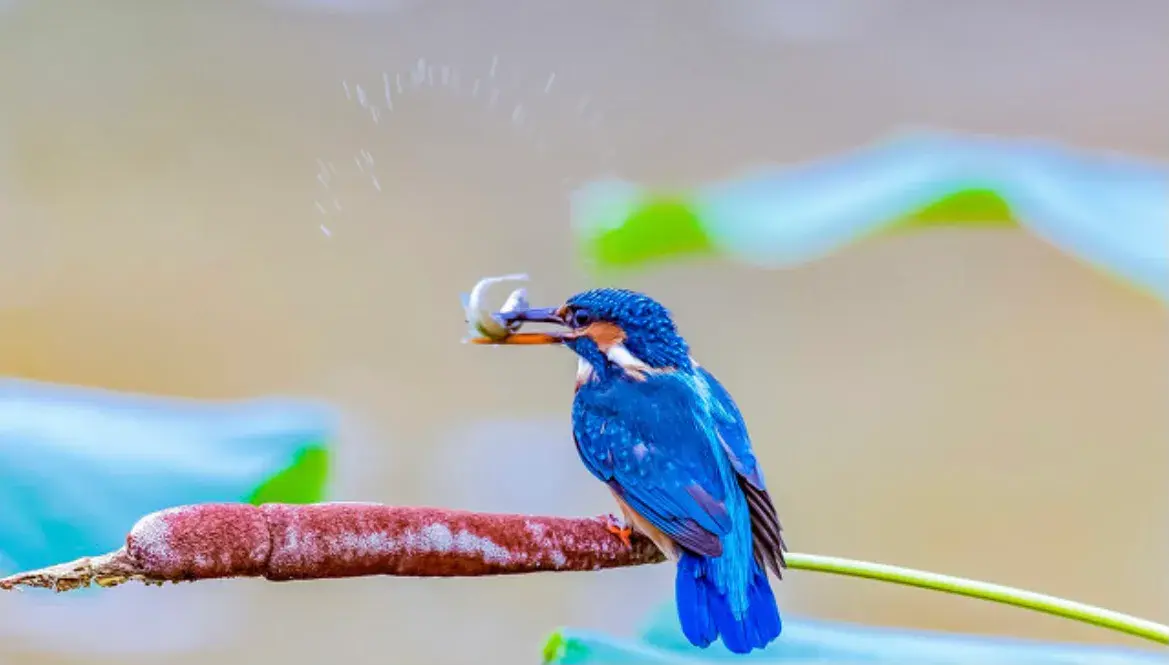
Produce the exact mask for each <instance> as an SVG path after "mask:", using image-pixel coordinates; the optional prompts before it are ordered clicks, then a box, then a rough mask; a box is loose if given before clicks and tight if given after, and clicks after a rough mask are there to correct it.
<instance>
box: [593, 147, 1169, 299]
mask: <svg viewBox="0 0 1169 665" xmlns="http://www.w3.org/2000/svg"><path fill="white" fill-rule="evenodd" d="M572 217H573V224H574V228H575V232H576V234H577V237H578V240H579V242H580V245H581V248H582V251H583V253H584V256H585V259H586V261H587V262H588V263H590V264H592V265H594V266H596V267H598V268H601V269H607V268H629V267H637V266H643V265H646V264H649V263H651V262H654V261H659V260H669V259H677V258H682V257H685V256H692V255H699V254H714V255H723V256H727V257H730V258H732V259H735V260H738V261H742V262H744V263H748V264H752V265H757V266H760V267H782V266H789V265H794V264H798V263H803V262H806V261H811V260H814V259H816V258H819V257H821V256H823V255H825V254H827V253H829V252H833V251H836V250H838V249H840V248H842V247H844V246H846V245H848V244H850V243H853V242H855V241H858V240H860V239H863V238H866V237H871V236H873V235H879V234H886V233H893V232H902V231H907V230H915V229H921V228H927V227H935V226H942V225H950V226H976V227H1014V226H1021V227H1023V228H1025V229H1027V230H1028V231H1030V232H1031V233H1033V234H1035V235H1036V236H1038V237H1040V238H1042V239H1044V240H1045V241H1047V242H1049V243H1051V244H1053V245H1055V246H1056V247H1058V248H1060V249H1061V250H1063V251H1064V252H1066V253H1068V254H1069V255H1071V256H1073V257H1076V258H1078V259H1080V260H1082V261H1084V262H1086V263H1088V264H1091V265H1093V266H1095V267H1096V268H1098V269H1099V270H1101V271H1103V272H1104V273H1106V274H1110V275H1114V276H1116V277H1117V278H1119V279H1121V280H1122V281H1125V282H1127V283H1128V284H1131V285H1133V286H1135V287H1136V288H1138V289H1140V290H1144V291H1147V292H1149V293H1150V294H1152V295H1154V296H1155V297H1157V298H1159V299H1161V300H1163V301H1169V221H1167V220H1169V166H1167V165H1165V164H1161V163H1155V162H1151V161H1145V160H1140V159H1136V158H1132V157H1121V156H1117V155H1113V154H1102V153H1095V154H1093V153H1088V152H1084V151H1076V150H1072V149H1069V148H1066V147H1062V146H1060V145H1057V144H1054V143H1044V142H1038V141H1021V140H1008V139H996V138H988V137H964V136H958V135H949V134H921V135H915V136H908V137H904V138H900V139H898V140H894V141H888V142H885V143H882V144H879V145H876V146H871V147H867V148H864V149H861V150H858V151H855V152H853V153H850V154H846V155H841V156H837V157H833V158H829V159H824V160H820V161H817V162H814V163H811V164H803V165H798V166H794V167H791V168H767V169H760V170H758V171H756V172H754V173H752V174H749V175H745V176H742V177H739V178H735V179H730V180H726V181H723V182H717V183H710V184H708V185H705V186H703V187H700V188H698V189H695V190H692V191H685V192H662V191H655V190H652V189H650V188H646V187H642V186H640V185H636V184H634V183H630V182H625V181H620V180H602V181H597V182H593V183H590V184H587V185H585V186H584V187H582V188H581V189H579V190H578V191H576V192H575V193H574V194H573V196H572Z"/></svg>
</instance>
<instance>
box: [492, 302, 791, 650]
mask: <svg viewBox="0 0 1169 665" xmlns="http://www.w3.org/2000/svg"><path fill="white" fill-rule="evenodd" d="M498 316H500V317H501V318H502V319H503V320H504V322H505V323H515V322H521V323H520V325H523V323H526V322H543V323H551V324H555V325H556V326H557V328H556V329H554V330H553V331H550V332H516V333H513V334H512V335H510V336H509V337H506V338H504V339H503V340H486V339H482V340H475V341H477V342H480V343H503V344H562V345H564V346H567V347H568V348H570V349H572V351H573V352H575V353H576V355H577V357H578V370H577V376H576V397H575V399H574V401H573V408H572V424H573V437H574V439H575V441H576V447H577V452H579V454H580V457H581V460H582V461H583V462H584V464H585V466H586V467H587V468H588V470H589V472H591V473H592V474H593V475H594V476H595V477H596V478H597V479H598V480H600V481H602V482H604V483H605V484H606V485H608V487H609V489H610V490H611V491H612V492H613V495H614V497H615V498H616V500H617V503H618V505H619V506H620V507H621V511H622V513H623V514H624V521H621V520H618V519H617V518H612V520H611V522H612V523H611V525H610V528H611V530H612V531H614V533H617V534H619V535H620V536H621V537H622V539H623V540H625V541H626V542H628V540H629V536H630V535H631V534H632V531H633V530H634V529H636V530H637V531H638V532H640V533H642V534H644V535H645V536H647V537H648V538H650V539H651V540H652V541H653V542H654V544H656V545H657V546H658V548H659V549H661V551H662V552H663V553H664V554H666V556H667V557H669V558H670V559H671V560H673V561H675V562H676V563H677V573H676V575H677V576H676V581H675V600H676V604H677V607H678V619H679V621H680V623H681V626H682V631H683V633H684V634H685V636H686V638H687V639H688V640H689V641H690V642H691V643H692V644H694V645H695V646H697V647H700V648H705V647H707V646H710V644H712V643H713V642H714V641H715V640H716V639H719V638H720V637H721V639H722V642H723V644H724V645H726V647H727V648H728V649H729V650H731V651H733V652H736V653H749V652H751V651H752V650H753V649H761V648H763V647H765V646H766V645H768V644H769V643H771V642H772V641H773V640H775V638H776V637H778V636H779V634H780V631H781V630H782V622H781V620H780V616H779V609H778V607H777V606H776V602H775V596H774V594H773V593H772V590H771V585H770V583H769V581H768V576H767V571H768V570H770V571H772V572H773V573H775V575H776V577H777V578H781V577H782V573H781V571H782V569H783V568H785V567H786V563H785V561H784V551H785V550H786V546H785V545H784V541H783V537H782V531H781V527H780V524H779V519H778V517H777V516H776V512H775V507H774V505H773V504H772V501H771V497H770V495H769V494H768V492H767V487H766V485H765V483H764V480H763V473H762V471H761V470H760V468H759V464H758V461H757V460H756V459H755V455H754V453H753V452H752V450H751V440H750V437H749V436H748V434H747V428H746V425H745V424H744V422H743V416H742V414H741V413H740V412H739V408H738V406H736V404H735V402H734V400H733V399H732V398H731V396H730V394H729V393H728V392H727V390H726V389H725V388H724V387H723V386H722V384H721V383H719V381H718V380H717V379H715V377H714V376H713V375H712V374H711V373H710V372H708V371H707V370H706V369H704V368H702V367H700V366H699V365H698V363H696V362H695V361H694V359H693V358H692V357H691V356H690V349H689V347H688V345H687V344H686V340H684V339H683V338H682V336H681V335H680V334H679V333H678V330H677V328H676V326H675V325H674V321H673V318H672V317H671V315H670V312H669V310H668V309H666V308H665V307H664V306H663V305H661V304H660V303H659V302H657V301H656V300H654V299H652V298H650V297H649V296H646V295H644V294H641V293H637V292H635V291H628V290H624V289H608V288H606V289H595V290H591V291H585V292H583V293H579V294H577V295H575V296H572V297H571V298H569V299H568V301H567V302H566V303H565V304H564V305H562V306H560V307H552V308H546V309H523V310H520V311H514V312H507V313H501V314H499V315H498Z"/></svg>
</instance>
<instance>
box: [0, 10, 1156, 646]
mask: <svg viewBox="0 0 1169 665" xmlns="http://www.w3.org/2000/svg"><path fill="white" fill-rule="evenodd" d="M320 4H322V5H323V4H325V3H323V2H322V3H320ZM376 4H377V3H374V2H372V1H369V2H363V3H359V4H355V5H352V6H350V7H348V8H347V7H346V6H345V3H334V4H333V5H332V6H331V11H323V10H322V9H321V7H314V6H313V3H311V2H307V0H306V1H304V2H297V3H288V4H287V5H284V4H282V3H280V2H277V0H270V1H269V2H267V3H263V4H259V3H256V4H250V3H247V2H200V3H193V2H155V3H144V2H118V1H114V0H108V1H107V2H102V3H79V2H64V1H60V0H57V1H52V0H45V1H41V2H36V3H26V4H23V5H21V4H15V3H14V4H13V5H12V6H11V8H10V9H9V10H8V11H7V13H5V14H0V86H2V89H3V90H4V91H5V93H4V99H3V103H2V104H0V216H2V218H3V220H4V224H3V225H2V226H0V326H2V329H3V331H4V334H3V335H2V336H0V371H3V372H4V373H6V374H10V375H17V376H24V377H30V378H37V379H44V380H50V381H59V382H70V383H82V384H89V385H101V386H108V387H113V388H119V389H125V390H132V391H143V392H152V393H166V394H182V395H191V396H204V397H235V396H248V395H256V394H264V393H272V392H279V393H294V394H302V395H310V396H320V397H323V398H326V399H330V400H333V401H335V402H336V403H338V404H339V405H341V406H342V407H343V408H344V409H346V411H347V413H349V414H351V416H350V417H351V421H352V426H353V427H354V429H355V431H358V432H360V434H354V435H352V436H350V437H349V438H347V440H346V442H345V445H344V447H343V449H342V451H343V453H344V454H345V455H346V456H347V457H346V460H347V461H343V464H347V465H349V466H357V467H361V466H367V467H371V468H369V469H367V470H368V471H369V473H367V474H366V475H365V476H363V477H362V479H361V480H360V482H351V483H348V484H347V485H346V486H345V487H344V492H345V494H344V496H343V497H342V498H346V499H367V500H378V501H385V502H397V503H428V504H441V505H457V506H460V507H481V508H492V509H495V508H498V507H500V506H503V507H505V508H507V509H521V510H530V511H533V512H542V511H546V512H579V513H586V514H587V513H596V512H603V511H608V510H610V509H611V505H610V503H609V499H608V498H607V496H606V495H605V493H604V492H603V491H597V488H594V487H593V485H592V483H591V480H590V479H589V478H588V477H587V473H586V472H585V471H584V470H583V468H581V469H576V468H575V467H574V466H572V465H573V464H575V462H574V461H573V456H574V454H575V453H574V452H573V451H572V450H571V444H570V441H569V438H568V428H567V422H568V413H569V403H570V400H571V380H572V379H571V376H572V373H573V368H574V361H573V360H572V359H571V358H570V357H567V355H566V354H565V353H557V352H555V351H553V350H546V351H538V350H528V351H524V350H513V349H496V350H484V349H477V348H471V347H467V346H461V345H459V343H458V342H459V340H460V338H461V336H462V335H463V324H462V321H461V317H460V312H459V309H458V307H457V295H458V293H459V292H460V291H462V290H466V289H467V288H468V287H469V286H470V285H471V283H472V282H473V281H474V280H475V279H477V278H478V277H479V276H481V275H484V274H495V273H502V272H511V271H516V270H524V271H527V272H529V273H531V274H532V275H533V277H534V278H535V280H536V281H535V283H534V284H533V285H532V287H531V289H530V291H531V296H532V298H533V300H537V301H547V302H552V301H559V300H561V299H563V298H564V297H566V296H567V295H569V294H570V293H572V292H574V291H576V290H579V289H581V288H584V287H586V286H588V285H590V284H591V282H590V281H589V280H588V278H587V277H586V276H585V275H583V274H582V273H581V272H580V269H579V267H578V264H577V263H576V257H575V254H574V252H573V246H572V242H571V238H570V235H569V227H568V220H567V215H566V213H567V205H566V193H567V192H568V191H570V189H571V187H573V186H574V185H575V184H577V183H579V182H581V181H583V180H584V179H587V178H591V177H596V176H599V175H602V174H604V173H608V172H615V173H618V174H620V175H623V176H626V177H630V178H635V179H641V180H645V181H649V182H654V183H658V184H670V185H684V184H691V183H697V182H700V181H702V180H703V179H708V178H719V177H726V176H728V175H729V174H731V173H734V172H737V171H740V170H743V169H746V168H749V167H750V166H752V165H754V164H759V163H766V162H775V161H795V160H800V159H806V158H813V157H817V156H821V155H825V154H827V153H830V152H833V151H837V150H842V149H846V148H848V147H852V146H855V145H857V144H859V143H862V142H867V141H871V140H874V139H878V138H880V137H881V136H883V135H884V134H885V133H887V132H889V131H892V130H894V129H896V128H899V127H904V126H907V125H911V126H923V125H928V126H939V127H944V128H952V129H958V130H968V131H981V132H994V133H998V134H1002V135H1019V136H1036V135H1039V136H1045V137H1051V138H1056V139H1061V140H1065V141H1068V142H1071V143H1074V144H1076V145H1080V146H1083V147H1087V148H1099V149H1115V150H1121V151H1128V152H1130V153H1134V154H1140V155H1148V156H1154V157H1160V158H1166V157H1169V129H1167V122H1166V118H1169V87H1167V86H1166V85H1165V81H1164V63H1165V62H1169V4H1166V3H1163V2H1159V1H1157V0H1143V1H1142V0H1128V1H1126V2H1112V3H1103V2H1088V1H1087V0H1065V1H1062V2H1056V1H1055V0H1048V1H1040V0H1034V1H1032V2H1008V1H1007V0H983V1H982V2H977V3H973V2H969V3H931V2H926V1H924V0H920V1H917V2H910V1H897V2H894V1H886V2H872V3H859V2H857V3H849V2H844V1H842V0H841V1H836V2H832V3H811V2H808V3H776V5H775V9H774V10H773V11H772V12H770V13H769V15H767V16H763V15H760V14H759V12H760V11H761V10H760V4H756V3H745V2H736V3H722V4H718V5H716V4H715V3H702V2H689V1H687V2H669V3H667V2H656V1H655V2H642V3H633V4H630V3H624V2H616V1H607V0H606V1H600V0H594V1H593V2H588V3H585V2H579V3H563V2H556V3H549V2H536V1H534V0H531V1H529V0H522V1H521V0H515V1H513V2H509V3H475V2H470V1H466V0H464V1H463V2H429V3H413V4H404V3H387V7H388V9H386V10H384V11H374V10H373V9H371V7H374V6H375V5H376ZM293 5H295V7H293ZM391 5H392V6H391ZM326 9H328V8H326ZM390 9H393V11H390ZM419 59H423V60H424V62H423V70H422V71H423V72H424V73H426V74H428V75H429V77H430V79H429V80H428V79H427V76H426V75H425V74H424V76H423V77H422V82H421V84H419V85H416V86H415V85H413V84H412V80H411V75H412V71H413V70H414V68H415V67H416V66H417V65H418V61H419ZM493 63H494V73H495V75H494V77H492V76H491V72H492V69H493ZM383 73H384V74H386V75H387V78H389V79H391V81H392V80H393V79H394V78H395V77H396V75H398V74H400V75H401V76H402V78H403V80H404V91H403V92H402V93H398V92H396V90H394V91H392V101H393V104H394V107H393V109H392V110H390V109H388V108H387V105H386V101H385V99H384V96H383V93H382V88H383ZM475 79H479V80H480V85H479V88H478V89H475V86H474V81H475ZM549 79H552V82H551V85H550V87H549ZM432 81H433V82H432ZM343 82H344V86H345V87H347V88H348V90H349V95H350V97H351V98H350V99H347V98H346V88H345V87H343ZM359 85H360V86H361V87H362V90H363V91H365V94H366V101H367V107H364V108H363V107H362V105H361V104H360V103H359V100H358V99H357V97H358V96H359V93H358V91H357V86H359ZM392 85H393V84H392ZM493 100H494V101H493ZM371 105H372V106H377V107H378V108H379V110H378V111H377V113H376V118H375V113H374V112H373V111H371V110H370V109H369V108H368V106H371ZM517 107H518V110H517ZM363 151H365V152H364V153H363ZM366 154H368V157H366ZM318 160H319V162H318ZM330 163H331V164H332V167H330V166H329V165H330ZM322 165H323V166H322ZM318 175H321V176H322V177H321V178H320V179H318ZM375 177H376V179H377V186H375V184H374V178H375ZM322 181H323V182H322ZM378 186H380V190H379V189H378ZM318 205H319V207H318ZM321 210H324V212H321ZM322 227H323V228H322ZM622 283H623V285H626V286H630V287H634V288H638V289H644V290H646V291H649V292H650V293H652V294H654V295H656V296H658V297H659V298H660V299H662V300H664V301H665V302H666V303H667V304H668V305H670V306H672V307H673V309H674V310H675V312H676V314H677V316H678V318H679V320H680V325H681V326H682V327H683V329H684V331H685V332H686V333H687V334H688V336H689V338H690V341H691V342H692V344H693V346H694V347H695V350H696V355H697V356H698V357H699V358H700V359H701V361H702V362H703V364H705V365H707V366H708V367H710V368H712V369H713V370H714V371H715V372H717V373H718V374H719V376H720V377H721V378H722V379H723V381H724V382H725V383H726V384H727V385H728V386H729V387H730V388H731V390H732V391H733V392H734V394H735V395H736V396H737V398H738V400H739V402H740V404H741V406H742V408H743V410H744V411H745V413H746V414H747V417H748V420H749V422H750V424H751V427H752V430H753V434H754V438H755V441H756V445H757V447H758V449H759V452H760V456H761V457H762V459H763V460H764V462H765V463H766V468H767V471H768V475H769V479H770V482H771V483H772V484H773V485H774V487H775V489H774V491H773V493H774V495H775V498H776V501H777V503H778V504H779V507H780V511H781V516H782V518H783V519H784V524H785V527H786V529H787V533H788V534H789V542H790V544H791V546H792V548H793V549H795V550H798V551H806V552H819V553H831V554H839V555H845V556H855V557H864V558H872V559H876V560H880V561H887V562H892V563H900V564H904V565H910V566H919V567H924V568H928V569H932V570H938V571H944V572H950V573H955V574H962V575H969V576H973V577H979V578H984V579H990V580H995V581H999V582H1003V583H1008V584H1017V585H1022V586H1025V587H1029V588H1033V589H1036V590H1042V591H1046V592H1051V593H1055V594H1060V595H1065V596H1070V597H1074V598H1076V599H1079V600H1083V601H1087V602H1093V603H1099V604H1102V605H1105V606H1108V607H1112V608H1116V609H1119V610H1122V611H1126V612H1131V613H1135V614H1138V615H1144V616H1148V617H1150V618H1155V619H1159V620H1162V621H1165V620H1169V567H1167V566H1166V562H1169V419H1167V418H1166V416H1165V414H1166V410H1165V405H1166V398H1167V396H1169V373H1167V372H1166V368H1167V367H1169V345H1167V344H1166V337H1165V335H1166V320H1165V314H1164V312H1163V310H1161V309H1159V308H1158V307H1157V306H1156V305H1155V303H1153V302H1152V301H1151V300H1148V299H1145V298H1144V297H1142V296H1140V295H1137V294H1134V293H1131V292H1128V291H1126V290H1124V289H1122V288H1120V287H1118V286H1117V285H1116V284H1114V283H1112V282H1110V281H1109V280H1107V279H1104V278H1101V276H1100V275H1098V274H1096V273H1095V272H1093V271H1092V270H1090V269H1088V268H1086V267H1084V266H1082V265H1080V264H1077V263H1075V262H1074V261H1073V260H1071V259H1070V258H1068V257H1065V256H1063V255H1061V254H1059V253H1058V252H1057V251H1055V250H1054V249H1052V248H1050V247H1048V246H1046V245H1044V244H1042V243H1040V242H1039V241H1037V240H1035V239H1033V238H1030V237H1028V236H1026V235H1025V234H1024V233H1022V232H985V233H966V232H948V231H939V232H934V233H929V234H923V235H917V236H908V237H899V238H895V239H888V240H882V241H879V242H873V243H869V244H865V245H862V246H858V247H856V248H853V249H852V250H851V251H848V252H845V253H842V254H840V255H838V256H834V257H831V258H829V259H826V260H824V261H821V262H818V263H815V264H813V265H808V266H806V267H802V268H799V269H796V270H790V271H776V272H762V271H755V270H749V269H745V268H740V267H736V266H733V265H728V264H724V263H717V262H702V263H690V264H686V265H681V264H679V265H672V266H666V267H663V268H661V269H659V270H656V271H652V272H647V273H643V274H637V275H631V276H628V277H627V278H626V279H624V280H623V282H622ZM513 351H514V352H513ZM493 427H500V428H502V429H500V430H499V431H500V432H501V433H500V435H499V436H498V437H493V436H489V435H487V434H485V432H486V433H489V432H494V431H496V430H495V429H492V428H493ZM509 428H512V429H509ZM514 428H519V430H521V431H520V433H519V434H515V429H514ZM508 432H511V434H508ZM495 444H498V448H495V447H494V446H495ZM367 456H368V459H369V460H376V465H375V464H374V463H373V462H370V463H366V462H365V460H366V459H367ZM471 459H473V460H475V463H468V460H471ZM566 469H567V470H566ZM525 477H530V478H531V479H532V480H531V482H532V484H533V486H534V487H541V488H545V491H531V492H527V493H524V492H522V491H517V490H516V489H515V488H516V487H517V486H519V485H522V484H524V483H525V482H526V481H525V480H524V478H525ZM549 478H555V479H558V480H557V482H552V483H550V482H549V481H548V479H549ZM561 480H562V481H563V482H561ZM541 483H542V484H541ZM566 488H567V489H566ZM506 492H511V494H509V495H508V497H509V498H506V500H505V499H502V498H500V497H501V496H502V494H501V493H506ZM217 584H218V586H219V587H220V588H221V592H222V593H223V594H224V595H225V597H231V598H235V597H236V596H238V598H239V599H240V600H239V602H240V603H245V602H247V603H252V605H249V607H251V608H252V609H251V610H250V614H249V616H251V617H252V619H251V620H250V621H249V622H248V623H247V625H246V631H245V632H244V633H243V634H241V635H238V636H237V637H238V639H237V640H236V641H235V642H234V643H226V644H217V645H215V646H214V647H213V648H212V647H208V649H206V650H203V651H200V652H198V653H193V654H187V655H184V656H181V657H177V658H170V657H168V658H166V661H167V662H176V663H204V662H212V660H213V659H214V662H223V663H245V662H248V663H259V662H264V663H269V662H271V663H275V662H280V663H288V664H291V665H295V664H301V663H303V664H305V665H308V664H310V663H320V662H341V661H342V660H343V661H344V662H346V663H347V664H351V665H359V664H363V663H386V662H402V663H406V662H428V663H439V664H441V663H472V662H535V661H536V659H537V658H538V653H539V652H538V649H539V647H540V644H541V641H542V639H543V638H544V636H545V635H546V634H547V632H548V631H549V630H550V629H552V628H553V627H554V626H556V625H558V624H570V625H578V626H584V627H588V628H595V629H602V630H607V631H613V632H618V633H625V632H628V631H630V630H632V628H631V627H630V622H636V621H639V620H640V619H641V618H642V617H643V615H644V614H645V612H646V611H647V610H648V609H649V608H651V607H654V606H655V605H656V603H657V602H659V601H661V600H664V599H665V598H666V597H667V596H668V594H669V593H670V591H671V589H672V584H671V582H670V571H668V570H666V569H665V568H661V569H657V570H651V569H644V570H627V571H616V572H613V573H606V574H596V575H560V576H543V577H539V576H537V577H528V578H523V579H484V580H457V581H426V580H398V579H377V580H353V581H342V582H327V583H305V584H289V585H265V584H263V583H259V582H230V583H221V584H220V583H217ZM780 588H781V590H782V591H781V592H782V601H781V602H782V603H783V604H784V606H785V608H786V609H787V611H788V612H789V613H801V614H808V615H815V616H821V617H831V618H840V619H849V620H856V621H863V622H869V623H880V624H900V625H913V626H922V627H931V628H942V629H953V630H964V631H972V632H974V631H978V632H994V633H1006V634H1014V635H1028V636H1035V637H1046V638H1060V639H1076V640H1086V641H1108V640H1120V638H1113V637H1111V636H1109V635H1107V634H1106V633H1104V632H1102V631H1099V630H1095V629H1090V628H1084V627H1078V626H1074V625H1072V624H1070V623H1066V622H1061V621H1057V620H1055V619H1049V618H1046V617H1042V616H1037V615H1033V614H1028V613H1023V612H1019V611H1015V610H1012V609H1008V608H1001V607H997V606H991V605H987V604H982V603H978V602H974V601H966V600H961V599H955V598H950V597H944V596H940V595H937V594H927V593H923V592H917V591H909V590H900V589H894V588H889V587H886V586H881V585H876V584H870V583H866V582H860V581H847V580H839V579H831V578H827V577H823V576H816V575H812V574H799V573H793V574H792V575H791V576H790V580H789V581H785V582H784V583H783V584H782V585H781V586H780ZM155 591H156V592H157V593H179V592H180V591H179V590H177V589H158V590H155ZM110 593H119V591H117V590H115V591H111V592H110ZM233 594H234V595H233ZM3 604H4V599H3V598H0V609H2V606H3ZM4 651H7V652H8V656H6V657H4V659H5V661H6V662H9V663H33V662H38V663H42V662H79V661H77V660H76V659H75V658H73V657H65V656H54V655H51V654H48V653H44V652H40V651H38V650H36V649H32V648H29V647H27V646H22V645H20V644H8V645H0V653H2V652H4ZM97 660H98V659H93V660H90V661H86V662H96V661H97ZM125 660H126V659H125V658H112V659H111V660H110V662H124V661H125ZM147 660H157V659H149V658H148V659H147Z"/></svg>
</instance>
